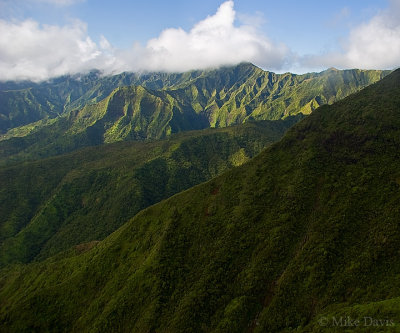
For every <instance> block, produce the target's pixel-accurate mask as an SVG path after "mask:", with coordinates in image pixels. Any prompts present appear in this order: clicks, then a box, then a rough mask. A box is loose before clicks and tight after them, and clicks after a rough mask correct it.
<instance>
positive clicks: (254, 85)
mask: <svg viewBox="0 0 400 333" xmlns="http://www.w3.org/2000/svg"><path fill="white" fill-rule="evenodd" d="M388 73H389V72H388V71H377V70H368V71H363V70H345V71H339V70H335V69H329V70H327V71H324V72H321V73H310V74H304V75H294V74H289V73H287V74H274V73H271V72H266V71H263V70H261V69H260V68H257V67H256V66H254V65H251V64H248V63H244V64H240V65H238V66H234V67H226V68H221V69H217V70H209V71H193V72H188V73H183V74H162V73H153V74H143V75H138V74H133V73H123V74H119V75H115V76H106V77H102V76H100V74H99V73H97V72H93V73H90V74H88V75H81V76H75V77H69V76H68V77H61V78H58V79H54V80H52V81H49V82H43V83H29V82H23V83H15V82H14V83H12V82H8V83H2V84H1V85H0V131H3V135H2V141H1V142H0V158H2V159H3V160H4V159H5V158H8V159H11V160H16V161H17V160H21V159H32V158H40V157H46V156H52V155H57V154H60V153H65V152H69V151H72V150H75V149H77V148H81V147H85V146H91V145H98V144H102V143H110V142H117V141H122V140H147V139H160V138H165V137H166V136H168V135H170V134H172V133H177V132H180V131H187V130H195V129H203V128H208V127H226V126H230V125H234V124H241V123H243V122H246V121H248V120H277V119H283V118H285V117H287V116H289V115H295V114H299V113H302V114H310V113H311V112H312V111H313V110H315V109H316V108H317V107H318V106H320V105H323V104H331V103H333V102H335V101H337V100H340V99H342V98H344V97H346V96H348V95H349V94H351V93H354V92H356V91H358V90H360V89H362V88H363V87H365V86H368V85H369V84H371V83H374V82H376V81H378V80H380V79H381V78H382V77H384V76H385V75H387V74H388ZM6 132H7V133H6Z"/></svg>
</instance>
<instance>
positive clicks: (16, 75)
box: [0, 0, 400, 81]
mask: <svg viewBox="0 0 400 333" xmlns="http://www.w3.org/2000/svg"><path fill="white" fill-rule="evenodd" d="M36 1H49V2H52V3H56V4H59V5H67V4H69V3H72V2H76V1H77V0H36ZM78 1H79V0H78ZM236 21H237V15H236V13H235V11H234V3H233V1H226V2H224V3H223V4H222V5H221V6H220V7H219V8H218V10H217V12H216V13H215V14H214V15H212V16H208V17H207V18H205V19H204V20H202V21H200V22H198V23H197V24H195V25H194V26H193V27H192V29H190V30H189V31H185V30H183V29H181V28H177V29H176V28H171V29H166V30H164V31H163V32H161V34H160V35H159V36H158V37H157V38H154V39H151V40H149V41H148V42H147V43H146V45H141V44H134V45H133V46H132V47H131V48H130V49H128V50H120V49H116V48H113V46H112V45H111V44H110V43H109V41H107V39H106V38H104V37H102V38H101V40H100V42H99V43H96V42H94V41H93V40H92V39H91V38H90V36H88V33H87V26H86V24H85V23H83V22H81V21H75V22H73V23H71V24H70V25H68V26H62V27H60V26H52V25H40V24H39V23H38V22H36V21H33V20H26V21H23V22H10V21H5V20H0V80H1V81H4V80H34V81H40V80H46V79H48V78H51V77H55V76H60V75H64V74H75V73H79V72H85V71H88V70H91V69H100V70H102V71H104V72H105V73H118V72H122V71H166V72H182V71H187V70H191V69H205V68H213V67H218V66H221V65H233V64H237V63H240V62H243V61H249V62H252V63H254V64H256V65H258V66H260V67H262V68H265V69H268V70H273V71H282V70H284V69H286V68H295V67H298V68H307V69H310V70H312V69H313V68H321V67H332V66H333V67H338V68H355V67H357V68H381V69H383V68H394V67H396V66H398V65H399V62H400V61H399V59H400V0H392V1H391V5H390V8H389V9H388V10H387V11H382V12H380V13H378V14H377V15H376V16H375V17H373V18H372V19H371V20H370V21H369V22H366V23H364V24H362V25H360V26H358V27H356V28H354V29H353V30H351V31H350V33H349V36H348V38H347V39H346V40H345V41H344V42H343V44H342V48H341V50H340V51H338V52H336V53H329V54H322V55H307V56H299V55H297V56H296V55H294V54H293V53H292V52H291V51H290V49H289V48H288V47H287V46H286V45H284V44H282V43H276V42H273V41H271V40H270V39H269V38H268V37H267V36H265V35H263V34H262V33H261V32H260V31H259V30H258V28H257V24H256V23H255V24H253V25H252V24H251V23H248V20H247V21H246V22H247V23H243V24H240V25H237V24H235V22H236Z"/></svg>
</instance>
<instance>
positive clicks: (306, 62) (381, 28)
mask: <svg viewBox="0 0 400 333" xmlns="http://www.w3.org/2000/svg"><path fill="white" fill-rule="evenodd" d="M315 64H318V66H319V67H321V66H324V67H331V66H334V67H338V68H364V69H377V68H380V69H394V68H396V67H398V66H400V0H392V1H391V3H390V6H389V8H388V9H387V10H384V11H381V12H379V13H378V14H377V15H375V16H374V17H372V18H371V19H370V20H369V21H368V22H366V23H363V24H361V25H358V26H357V27H355V28H353V29H352V30H351V31H350V33H349V35H348V37H347V38H346V39H345V40H344V41H342V43H341V49H340V50H339V51H337V52H330V53H326V54H323V55H309V56H305V57H304V58H303V59H302V65H303V66H308V67H312V66H313V65H315Z"/></svg>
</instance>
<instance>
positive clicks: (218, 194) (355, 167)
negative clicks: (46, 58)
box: [0, 70, 400, 333]
mask: <svg viewBox="0 0 400 333" xmlns="http://www.w3.org/2000/svg"><path fill="white" fill-rule="evenodd" d="M399 82H400V70H397V71H395V72H393V73H392V74H390V75H389V76H387V77H386V78H384V79H383V80H382V81H380V82H378V83H375V84H373V85H371V86H369V87H367V88H365V89H364V90H362V91H361V92H359V93H356V94H354V95H351V96H349V97H347V98H345V99H343V100H341V101H339V102H337V103H334V104H333V105H325V106H322V107H320V108H318V109H317V110H316V111H315V112H313V113H312V114H311V115H310V116H309V117H306V118H305V119H303V120H302V121H300V122H299V123H298V124H296V125H295V126H293V127H292V128H291V129H290V130H289V131H288V132H287V133H286V135H285V136H284V137H283V138H282V140H280V141H279V142H277V143H276V144H274V145H272V146H271V147H269V148H267V149H266V150H265V151H263V152H262V153H261V154H259V155H257V156H256V157H255V158H254V159H252V160H251V161H249V162H248V163H246V164H245V165H242V166H239V167H238V168H235V169H232V170H230V171H228V172H227V173H224V174H223V175H220V176H218V177H216V178H213V179H212V180H210V181H208V182H206V183H203V184H201V185H197V186H195V187H193V188H191V189H189V190H187V191H184V192H181V193H179V194H177V195H175V196H173V197H171V198H169V199H167V200H164V201H162V202H160V203H158V204H156V205H153V206H151V207H149V208H147V209H145V210H142V211H141V212H140V213H138V214H137V215H136V216H135V217H134V218H133V219H131V220H129V221H128V222H127V223H126V224H124V225H123V226H122V227H121V228H120V229H118V230H117V231H116V232H114V233H113V234H111V235H110V236H109V237H108V238H106V239H105V240H104V241H103V242H100V243H96V244H87V245H86V247H87V249H88V251H86V252H82V251H81V250H80V251H77V249H70V251H69V252H66V253H63V254H61V255H59V256H57V257H53V258H49V259H47V260H46V261H44V262H41V263H34V264H30V265H27V266H17V267H11V268H8V269H6V270H2V271H0V273H1V274H0V286H1V289H0V299H1V301H2V303H3V304H4V306H3V307H2V308H1V309H0V323H1V324H2V325H3V327H5V328H6V329H8V330H10V331H17V330H20V331H21V330H26V331H28V330H29V329H31V330H32V329H37V330H39V329H41V330H46V329H47V330H53V331H62V330H68V331H72V332H105V331H109V330H118V331H137V332H154V331H161V332H198V331H203V332H211V331H212V332H244V331H250V332H271V333H274V332H290V331H297V332H304V333H305V332H321V330H324V329H325V328H326V329H327V330H330V331H337V327H335V326H334V322H333V319H332V318H340V316H350V317H352V318H363V317H365V316H368V317H371V318H375V319H381V320H385V319H388V320H391V321H392V322H393V327H387V326H380V327H378V328H377V329H378V330H381V331H385V330H386V331H390V330H392V331H396V330H398V328H399V325H400V324H399V323H400V311H399V309H400V307H399V288H400V285H399V279H398V275H399V273H400V265H399V262H398V260H397V258H398V253H399V251H400V248H399V246H400V245H399V244H400V229H399V224H398V221H399V216H400V210H399V208H398V207H399V203H400V181H399V179H400V174H399V171H398V170H399V165H400V155H399V150H398V147H399V144H400V142H399V137H400V135H399V133H400V117H399V110H400V109H399V106H400V97H399V96H400V88H399V87H400V85H399ZM82 247H83V248H84V246H82ZM54 304H57V305H56V306H55V305H54ZM321 319H325V320H326V321H321ZM321 323H322V324H321ZM325 324H326V326H324V327H322V326H321V325H325ZM370 328H371V329H376V327H355V328H354V331H357V330H358V331H368V330H370ZM340 329H342V328H340ZM350 330H352V328H350Z"/></svg>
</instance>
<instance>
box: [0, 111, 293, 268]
mask: <svg viewBox="0 0 400 333" xmlns="http://www.w3.org/2000/svg"><path fill="white" fill-rule="evenodd" d="M295 121H296V119H295V118H293V119H287V120H285V121H272V122H271V121H266V122H257V123H248V124H245V125H241V126H237V127H231V128H226V129H219V130H211V129H210V130H203V131H194V132H187V133H182V134H180V135H176V136H173V137H171V139H170V140H164V141H155V142H151V143H132V142H131V143H119V144H112V145H105V146H101V147H96V148H87V149H84V150H81V151H78V152H76V153H72V154H69V155H62V156H60V157H56V158H50V159H45V160H39V161H37V162H31V163H25V164H20V165H16V166H13V167H5V168H2V169H0V182H1V183H2V184H3V186H2V188H1V190H0V201H1V202H2V205H1V206H0V221H1V223H0V266H1V265H4V264H7V263H10V262H21V261H22V262H28V261H31V260H32V259H34V258H41V259H43V258H45V257H47V256H49V255H52V254H54V253H57V252H59V251H61V250H65V249H68V248H69V247H71V246H73V245H76V244H79V243H81V242H88V241H93V240H100V239H103V238H104V237H105V236H108V235H109V234H110V233H111V232H113V231H114V230H116V229H117V228H118V227H120V226H121V225H122V223H124V222H125V221H127V220H128V219H129V218H131V217H132V216H134V215H135V214H136V213H137V212H139V211H140V210H141V209H143V208H145V207H148V206H149V205H152V204H154V203H156V202H159V201H161V200H162V199H165V198H167V197H169V196H171V195H173V194H175V193H177V192H180V191H182V190H185V189H187V188H189V187H191V186H194V185H196V184H198V183H201V182H204V181H206V180H208V179H210V178H211V177H214V176H216V175H218V174H220V173H221V172H223V171H224V170H226V169H228V168H231V167H233V166H237V165H240V164H242V163H244V162H245V161H247V160H248V159H249V158H251V157H253V156H255V155H256V154H257V153H259V152H260V151H261V150H262V149H263V148H264V147H265V146H267V145H269V144H271V143H272V142H275V141H277V140H279V139H280V138H281V137H282V135H283V134H284V132H285V131H286V130H287V128H288V127H290V126H291V125H292V124H293V123H294V122H295Z"/></svg>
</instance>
